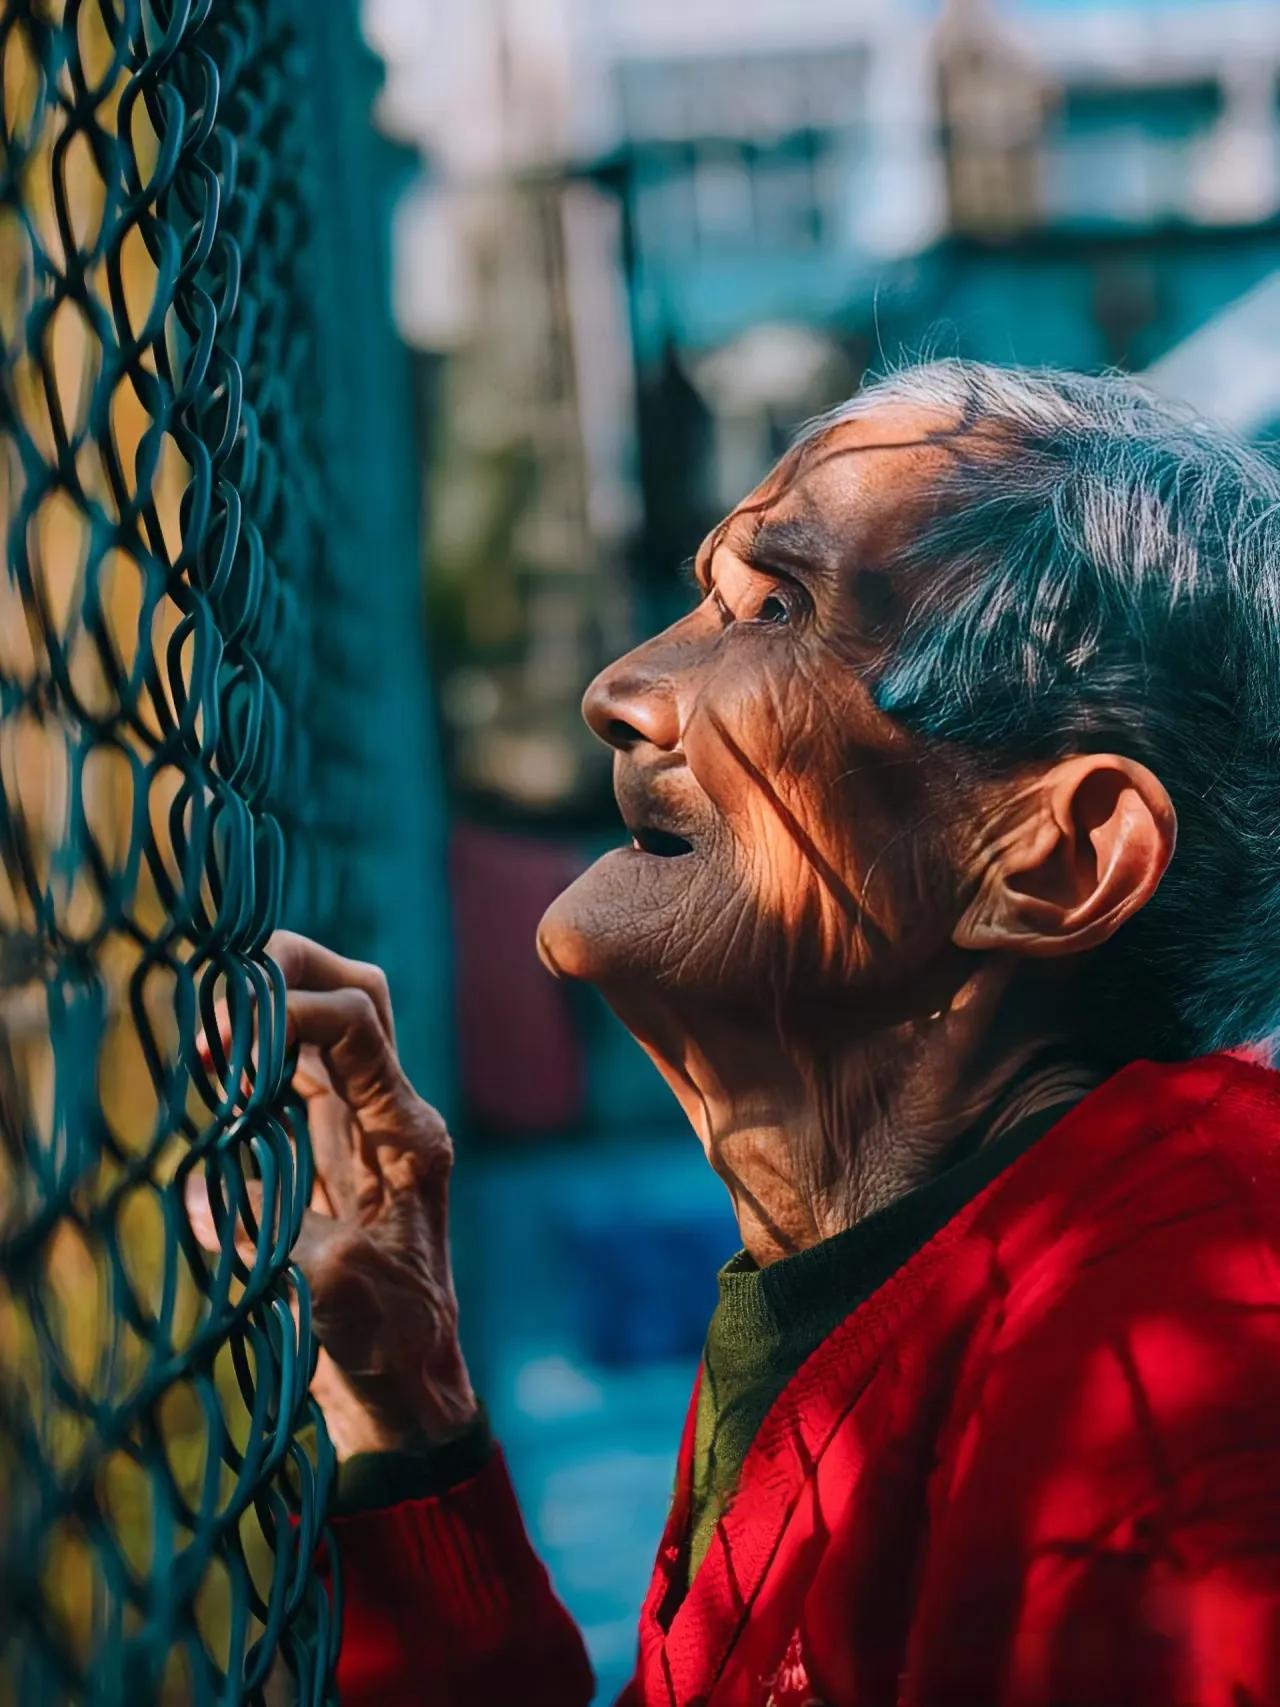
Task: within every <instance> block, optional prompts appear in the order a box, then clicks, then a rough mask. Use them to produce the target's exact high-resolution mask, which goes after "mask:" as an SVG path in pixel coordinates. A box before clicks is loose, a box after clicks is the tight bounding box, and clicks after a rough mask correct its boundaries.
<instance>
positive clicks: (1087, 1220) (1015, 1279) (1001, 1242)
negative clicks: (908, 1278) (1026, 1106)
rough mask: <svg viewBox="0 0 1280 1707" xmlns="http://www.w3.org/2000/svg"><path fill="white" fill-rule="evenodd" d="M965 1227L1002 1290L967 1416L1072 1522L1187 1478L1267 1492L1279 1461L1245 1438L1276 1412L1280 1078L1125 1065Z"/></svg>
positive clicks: (986, 1445) (979, 1351) (1235, 1064)
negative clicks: (1236, 1480) (1263, 1480)
mask: <svg viewBox="0 0 1280 1707" xmlns="http://www.w3.org/2000/svg"><path fill="white" fill-rule="evenodd" d="M1091 1105H1093V1106H1092V1107H1091ZM1042 1146H1043V1148H1042ZM1037 1152H1039V1154H1037ZM1026 1164H1030V1165H1026ZM1018 1175H1020V1176H1021V1177H1017V1176H1018ZM973 1233H974V1236H975V1238H976V1239H977V1241H978V1242H979V1244H980V1245H981V1246H982V1247H983V1248H984V1249H985V1252H986V1255H987V1260H988V1263H989V1266H990V1272H991V1281H990V1284H989V1299H990V1304H989V1308H988V1310H987V1312H986V1323H985V1330H984V1331H983V1332H982V1333H980V1334H979V1335H978V1336H977V1338H976V1341H975V1343H974V1345H973V1347H972V1358H971V1361H970V1366H969V1370H968V1380H967V1382H966V1387H967V1394H966V1409H969V1410H971V1411H972V1413H973V1415H974V1416H975V1418H976V1417H977V1416H978V1415H979V1414H980V1416H981V1435H980V1438H981V1440H982V1443H983V1450H982V1456H983V1457H985V1458H990V1455H992V1454H994V1455H995V1456H996V1457H997V1458H1002V1459H1003V1461H1004V1467H1005V1470H1006V1471H1007V1472H1008V1473H1010V1474H1013V1475H1014V1476H1015V1477H1016V1476H1018V1475H1022V1476H1025V1477H1026V1478H1028V1479H1029V1480H1030V1481H1039V1482H1041V1483H1043V1484H1044V1487H1043V1489H1042V1492H1044V1494H1045V1497H1046V1498H1048V1493H1049V1489H1050V1488H1052V1490H1054V1492H1053V1497H1052V1498H1051V1499H1049V1504H1050V1505H1052V1506H1057V1507H1060V1515H1061V1516H1063V1517H1064V1518H1065V1517H1067V1516H1068V1515H1070V1517H1071V1521H1070V1522H1069V1523H1068V1524H1067V1528H1068V1529H1075V1528H1076V1527H1077V1523H1078V1521H1079V1520H1081V1519H1083V1518H1084V1517H1085V1515H1086V1512H1087V1511H1088V1510H1089V1508H1090V1507H1096V1509H1094V1510H1093V1516H1094V1517H1095V1518H1097V1519H1101V1518H1102V1517H1103V1516H1104V1512H1105V1511H1112V1512H1114V1510H1115V1509H1116V1507H1117V1502H1119V1503H1121V1504H1123V1503H1126V1502H1131V1503H1133V1504H1134V1505H1135V1506H1140V1505H1141V1504H1142V1503H1143V1502H1144V1501H1145V1500H1147V1499H1148V1498H1150V1497H1152V1496H1153V1495H1154V1494H1155V1493H1156V1492H1157V1491H1158V1490H1159V1489H1161V1488H1165V1489H1167V1488H1168V1487H1169V1486H1171V1485H1173V1484H1175V1483H1178V1484H1180V1485H1181V1486H1182V1487H1183V1488H1184V1489H1186V1490H1188V1491H1190V1490H1191V1489H1192V1488H1193V1486H1195V1485H1199V1484H1203V1483H1204V1481H1205V1478H1206V1476H1207V1477H1208V1478H1209V1480H1210V1481H1214V1482H1216V1484H1217V1485H1218V1486H1222V1485H1223V1483H1222V1479H1223V1477H1224V1476H1227V1477H1229V1478H1230V1477H1238V1476H1240V1475H1242V1474H1243V1476H1244V1484H1245V1485H1246V1486H1247V1485H1249V1484H1250V1481H1251V1478H1253V1477H1255V1476H1256V1474H1258V1473H1264V1474H1265V1475H1266V1477H1267V1479H1268V1482H1269V1484H1270V1483H1274V1482H1275V1480H1276V1477H1277V1475H1280V1452H1272V1451H1268V1452H1265V1453H1263V1454H1261V1456H1259V1455H1258V1454H1256V1453H1254V1451H1253V1447H1254V1445H1255V1444H1256V1443H1257V1442H1259V1441H1261V1440H1264V1439H1265V1438H1268V1431H1267V1428H1266V1427H1264V1426H1262V1425H1264V1424H1267V1423H1269V1420H1270V1419H1271V1418H1274V1417H1275V1416H1276V1415H1277V1414H1280V1254H1278V1253H1280V1075H1277V1074H1275V1073H1271V1072H1268V1071H1266V1070H1264V1069H1261V1068H1258V1067H1255V1066H1252V1065H1249V1064H1248V1063H1245V1062H1241V1061H1236V1060H1234V1059H1233V1058H1230V1057H1225V1056H1219V1057H1213V1058H1211V1059H1210V1060H1208V1061H1206V1062H1194V1063H1188V1064H1181V1065H1179V1066H1176V1067H1155V1066H1153V1065H1152V1064H1149V1063H1141V1064H1139V1065H1138V1066H1137V1067H1135V1068H1130V1069H1126V1070H1125V1073H1124V1074H1122V1075H1119V1076H1118V1078H1117V1080H1116V1081H1112V1082H1111V1083H1110V1084H1109V1085H1107V1086H1104V1087H1102V1088H1101V1090H1100V1091H1099V1092H1098V1093H1095V1096H1093V1097H1090V1098H1088V1099H1086V1101H1085V1102H1084V1103H1083V1104H1081V1105H1080V1107H1079V1108H1078V1109H1076V1110H1074V1111H1073V1113H1072V1115H1070V1116H1069V1117H1068V1119H1067V1120H1066V1121H1064V1122H1063V1123H1062V1124H1061V1127H1060V1128H1058V1129H1055V1131H1054V1132H1052V1133H1050V1134H1049V1135H1048V1136H1047V1137H1046V1138H1045V1139H1043V1140H1042V1141H1041V1145H1038V1146H1037V1147H1036V1151H1034V1152H1031V1153H1029V1155H1028V1156H1027V1157H1026V1158H1024V1163H1021V1164H1018V1167H1017V1169H1016V1170H1011V1177H1010V1179H1009V1182H1008V1187H1007V1188H1006V1190H1005V1191H1004V1193H1003V1194H1002V1193H1001V1192H999V1191H997V1192H994V1193H993V1194H991V1197H990V1199H989V1202H988V1203H987V1205H985V1206H984V1212H983V1213H981V1214H979V1216H978V1217H976V1219H975V1223H974V1227H973ZM1244 1459H1248V1460H1249V1462H1248V1463H1247V1464H1246V1463H1245V1462H1244ZM1073 1506H1074V1507H1075V1508H1076V1509H1074V1511H1073V1510H1072V1508H1073Z"/></svg>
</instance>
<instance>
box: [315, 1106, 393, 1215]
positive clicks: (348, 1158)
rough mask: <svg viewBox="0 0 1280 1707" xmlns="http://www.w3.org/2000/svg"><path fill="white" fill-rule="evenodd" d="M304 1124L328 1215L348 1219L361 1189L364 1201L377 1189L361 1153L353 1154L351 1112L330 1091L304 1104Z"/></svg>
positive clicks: (357, 1202)
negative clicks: (305, 1105)
mask: <svg viewBox="0 0 1280 1707" xmlns="http://www.w3.org/2000/svg"><path fill="white" fill-rule="evenodd" d="M307 1126H308V1129H309V1130H310V1133H311V1160H312V1163H313V1165H314V1168H315V1181H316V1187H317V1189H318V1190H319V1191H320V1193H321V1194H322V1197H323V1199H324V1201H325V1202H327V1204H328V1207H329V1210H330V1212H331V1213H332V1214H334V1215H339V1216H345V1217H347V1218H348V1219H352V1218H354V1217H355V1216H356V1215H357V1213H358V1212H359V1208H360V1203H361V1201H362V1196H361V1194H362V1192H363V1194H364V1200H367V1199H368V1197H369V1195H370V1192H371V1189H372V1190H373V1191H376V1190H377V1181H376V1179H372V1180H371V1179H370V1178H369V1177H368V1176H369V1174H370V1173H371V1170H370V1169H369V1168H368V1164H367V1163H366V1162H365V1161H364V1158H363V1156H360V1155H357V1154H355V1153H354V1151H355V1146H354V1144H353V1142H352V1134H351V1112H350V1110H349V1109H348V1108H347V1106H346V1104H345V1103H344V1102H343V1101H342V1100H341V1098H340V1097H338V1096H337V1095H336V1094H335V1093H333V1092H332V1091H331V1092H330V1094H329V1095H328V1096H323V1097H317V1098H316V1099H315V1100H314V1101H313V1102H312V1103H310V1104H309V1105H308V1119H307Z"/></svg>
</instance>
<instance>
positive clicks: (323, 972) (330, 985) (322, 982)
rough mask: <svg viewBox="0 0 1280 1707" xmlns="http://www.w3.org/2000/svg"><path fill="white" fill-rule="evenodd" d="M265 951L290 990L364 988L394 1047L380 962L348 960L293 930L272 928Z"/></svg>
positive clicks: (386, 991) (383, 975) (391, 1018)
mask: <svg viewBox="0 0 1280 1707" xmlns="http://www.w3.org/2000/svg"><path fill="white" fill-rule="evenodd" d="M267 953H268V954H269V955H270V956H271V958H272V959H273V960H274V961H275V963H276V965H277V966H278V967H279V968H280V970H281V972H282V973H283V974H284V981H285V983H286V984H287V985H288V986H289V988H290V989H291V990H343V989H355V990H363V991H364V993H365V995H367V996H368V997H369V999H370V1001H371V1002H372V1003H373V1006H374V1010H375V1012H376V1013H377V1016H378V1020H379V1022H380V1024H381V1026H382V1029H383V1030H384V1031H385V1032H386V1034H387V1040H388V1042H389V1043H390V1044H391V1046H392V1048H394V1047H395V1041H396V1026H395V1018H394V1016H393V1014H392V1011H391V991H390V989H389V988H388V986H387V977H386V973H385V972H383V970H382V968H381V967H380V966H373V965H371V964H370V963H369V962H368V961H366V960H348V959H347V958H346V957H345V956H344V955H341V954H335V953H334V951H333V950H332V949H331V948H325V947H324V946H323V944H321V943H318V942H313V941H312V939H311V938H310V937H306V936H299V935H298V934H297V932H296V931H274V932H273V933H272V935H271V937H270V939H269V940H268V942H267Z"/></svg>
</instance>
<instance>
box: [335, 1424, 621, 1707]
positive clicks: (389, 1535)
mask: <svg viewBox="0 0 1280 1707" xmlns="http://www.w3.org/2000/svg"><path fill="white" fill-rule="evenodd" d="M333 1533H334V1535H335V1537H336V1540H337V1547H338V1554H339V1558H340V1561H341V1570H342V1596H343V1616H342V1650H341V1653H340V1656H339V1660H338V1691H339V1696H340V1699H341V1700H342V1701H343V1703H344V1704H345V1707H362V1704H364V1703H368V1704H369V1707H374V1704H375V1703H376V1704H377V1707H400V1704H402V1703H403V1704H404V1707H408V1704H409V1703H410V1702H412V1703H415V1704H419V1707H420V1704H421V1703H423V1702H426V1701H429V1702H430V1703H431V1704H432V1707H479V1703H482V1702H483V1703H488V1702H494V1703H497V1702H508V1701H509V1702H517V1701H518V1702H521V1703H522V1704H525V1707H585V1704H586V1703H587V1702H589V1701H590V1700H591V1697H592V1693H593V1690H594V1679H593V1677H592V1674H591V1667H590V1665H589V1664H588V1662H587V1656H586V1652H585V1650H584V1648H583V1645H582V1638H581V1636H580V1635H579V1633H578V1630H577V1628H576V1626H575V1625H574V1623H573V1620H572V1619H571V1618H570V1617H569V1614H568V1613H567V1612H566V1611H565V1609H564V1607H563V1606H562V1605H561V1604H560V1602H559V1600H557V1598H556V1596H555V1593H554V1591H553V1590H552V1587H551V1583H550V1579H549V1578H548V1576H547V1573H546V1570H545V1569H544V1567H543V1565H542V1564H541V1563H540V1561H539V1560H538V1558H537V1555H536V1554H535V1553H534V1551H533V1548H532V1546H531V1544H530V1541H529V1537H528V1535H527V1534H526V1533H525V1527H524V1523H523V1521H522V1519H521V1516H520V1510H519V1507H518V1505H517V1504H516V1497H515V1492H514V1490H513V1489H512V1486H511V1481H510V1478H509V1476H508V1474H507V1468H506V1465H505V1463H504V1461H503V1458H502V1454H501V1452H500V1451H497V1450H495V1451H494V1452H493V1454H492V1456H491V1457H490V1458H489V1460H488V1462H487V1463H486V1464H485V1466H484V1468H483V1469H482V1470H481V1471H480V1472H479V1473H478V1474H477V1475H475V1476H472V1477H471V1478H470V1479H469V1480H467V1481H465V1482H463V1483H461V1484H460V1485H459V1486H457V1487H453V1488H450V1489H449V1490H448V1491H447V1492H445V1493H441V1494H436V1495H433V1496H431V1497H429V1498H426V1499H416V1500H403V1501H401V1502H400V1503H398V1504H396V1505H392V1506H387V1507H384V1508H383V1509H381V1510H376V1511H364V1512H359V1513H356V1514H353V1515H349V1516H345V1517H337V1518H335V1519H334V1521H333Z"/></svg>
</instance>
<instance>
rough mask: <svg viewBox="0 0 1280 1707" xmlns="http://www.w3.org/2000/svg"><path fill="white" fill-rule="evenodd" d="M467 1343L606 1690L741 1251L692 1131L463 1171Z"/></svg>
mask: <svg viewBox="0 0 1280 1707" xmlns="http://www.w3.org/2000/svg"><path fill="white" fill-rule="evenodd" d="M457 1204H458V1210H457V1233H456V1244H457V1248H458V1252H459V1261H458V1266H459V1289H460V1292H461V1296H462V1309H463V1338H464V1343H465V1344H466V1347H467V1353H468V1357H469V1359H470V1360H471V1363H472V1366H473V1372H474V1377H475V1381H476V1385H477V1387H478V1388H479V1389H480V1390H481V1391H482V1393H483V1395H484V1398H485V1402H486V1404H487V1405H488V1408H489V1412H490V1415H491V1416H492V1418H493V1422H494V1426H495V1430H496V1432H497V1434H498V1437H499V1439H500V1440H501V1442H502V1444H503V1447H504V1449H505V1451H506V1453H507V1457H508V1460H509V1462H510V1464H511V1470H512V1474H513V1476H514V1478H515V1482H516V1487H517V1489H518V1491H519V1494H520V1497H521V1502H522V1505H523V1507H524V1513H525V1519H526V1522H527V1523H528V1526H529V1529H530V1532H531V1534H532V1535H533V1538H534V1542H535V1545H536V1546H537V1548H538V1550H539V1552H540V1554H541V1556H542V1558H543V1560H544V1561H545V1562H546V1564H547V1566H548V1568H549V1570H550V1571H551V1574H552V1577H553V1580H554V1582H555V1584H556V1588H557V1590H558V1592H559V1593H560V1595H561V1597H562V1598H563V1600H564V1601H565V1603H566V1604H567V1605H568V1607H569V1609H570V1611H571V1612H572V1613H573V1615H574V1617H575V1618H576V1619H577V1621H578V1623H579V1625H580V1626H581V1628H582V1630H583V1633H584V1635H585V1637H586V1640H587V1645H588V1648H589V1650H590V1653H591V1658H592V1663H593V1664H594V1666H595V1668H596V1674H597V1677H598V1679H599V1690H598V1694H597V1700H599V1701H601V1702H611V1701H612V1700H613V1699H614V1697H615V1696H616V1695H617V1693H618V1691H619V1690H620V1689H621V1688H622V1686H623V1684H624V1683H625V1682H626V1680H627V1678H628V1677H629V1676H630V1674H631V1669H632V1665H633V1661H634V1655H635V1637H636V1617H637V1613H638V1611H639V1606H640V1602H641V1600H642V1598H643V1595H644V1591H645V1587H646V1585H647V1583H648V1580H649V1573H650V1569H651V1567H652V1564H653V1557H654V1553H655V1550H656V1548H657V1543H658V1538H659V1535H660V1533H661V1530H662V1525H663V1522H664V1519H665V1516H666V1512H667V1506H668V1503H669V1501H670V1496H671V1482H672V1474H673V1470H674V1466H675V1453H676V1447H677V1444H678V1441H679V1436H680V1428H681V1424H682V1422H683V1419H684V1413H685V1407H686V1404H687V1402H688V1397H689V1389H690V1385H691V1383H692V1380H693V1376H694V1372H695V1370H696V1367H697V1360H698V1354H699V1351H700V1348H701V1343H702V1336H703V1332H704V1330H705V1326H706V1321H707V1317H708V1316H709V1314H710V1311H711V1307H712V1305H713V1303H714V1301H715V1271H716V1268H717V1267H718V1266H719V1264H720V1263H721V1262H723V1261H724V1260H725V1258H726V1257H728V1256H729V1255H730V1254H731V1253H732V1252H733V1250H734V1249H735V1248H736V1246H737V1230H736V1227H735V1225H734V1222H733V1219H732V1216H731V1215H730V1213H729V1207H728V1200H727V1198H726V1196H725V1193H724V1188H723V1186H721V1185H720V1183H719V1181H717V1180H716V1179H715V1178H714V1176H713V1175H712V1174H711V1171H710V1169H709V1168H708V1167H707V1164H706V1162H705V1160H704V1159H703V1156H702V1153H701V1151H700V1149H699V1148H698V1145H697V1143H696V1141H695V1140H694V1139H693V1137H692V1135H691V1134H690V1133H689V1132H688V1131H687V1129H686V1130H684V1131H683V1132H680V1133H677V1134H667V1133H662V1134H655V1135H653V1136H652V1137H648V1138H644V1139H636V1140H633V1141H630V1142H628V1143H626V1144H625V1145H624V1144H620V1143H618V1142H616V1141H614V1142H611V1143H610V1144H609V1145H607V1146H606V1145H587V1144H581V1145H577V1146H573V1147H569V1146H557V1147H554V1148H546V1147H544V1148H539V1149H537V1150H533V1151H530V1152H529V1153H528V1154H523V1155H521V1154H513V1155H510V1154H509V1155H489V1156H486V1157H483V1158H480V1159H476V1160H471V1161H468V1160H467V1159H465V1158H464V1161H463V1163H462V1164H461V1165H460V1167H459V1174H458V1193H457Z"/></svg>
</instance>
